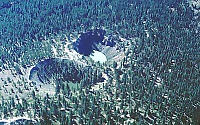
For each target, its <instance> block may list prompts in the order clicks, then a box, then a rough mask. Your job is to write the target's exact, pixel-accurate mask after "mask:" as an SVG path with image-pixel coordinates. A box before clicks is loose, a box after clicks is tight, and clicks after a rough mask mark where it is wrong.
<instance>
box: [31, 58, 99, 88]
mask: <svg viewBox="0 0 200 125" xmlns="http://www.w3.org/2000/svg"><path fill="white" fill-rule="evenodd" d="M89 72H90V73H89ZM29 80H31V81H34V82H36V83H39V82H40V83H50V82H63V81H70V82H73V83H75V82H80V81H84V82H83V83H87V84H95V83H97V82H99V81H101V80H103V78H102V75H101V72H100V71H98V69H97V68H95V67H90V66H86V67H83V66H80V65H78V64H77V63H76V62H74V61H71V60H68V59H59V58H52V59H46V60H43V61H41V62H39V63H38V64H36V66H35V67H33V68H32V69H31V71H30V75H29ZM85 85H86V84H83V86H85Z"/></svg>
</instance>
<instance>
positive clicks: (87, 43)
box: [73, 29, 124, 61]
mask: <svg viewBox="0 0 200 125" xmlns="http://www.w3.org/2000/svg"><path fill="white" fill-rule="evenodd" d="M119 41H121V40H120V39H119V37H116V36H114V35H107V33H106V31H105V30H103V29H94V30H90V31H88V32H85V33H82V34H81V35H80V37H79V38H78V39H77V40H76V42H74V43H73V47H74V49H75V50H76V52H78V53H79V54H82V55H84V56H90V55H91V54H94V53H95V52H100V53H102V54H104V55H105V56H106V59H107V61H121V59H122V58H123V57H124V52H123V51H122V49H121V47H120V44H119Z"/></svg>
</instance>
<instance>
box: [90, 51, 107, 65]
mask: <svg viewBox="0 0 200 125" xmlns="http://www.w3.org/2000/svg"><path fill="white" fill-rule="evenodd" d="M90 58H92V59H93V60H94V61H95V62H98V61H99V62H100V63H104V62H106V61H107V58H106V56H105V55H104V54H103V53H101V52H99V51H95V50H94V53H92V54H91V55H90Z"/></svg>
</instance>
